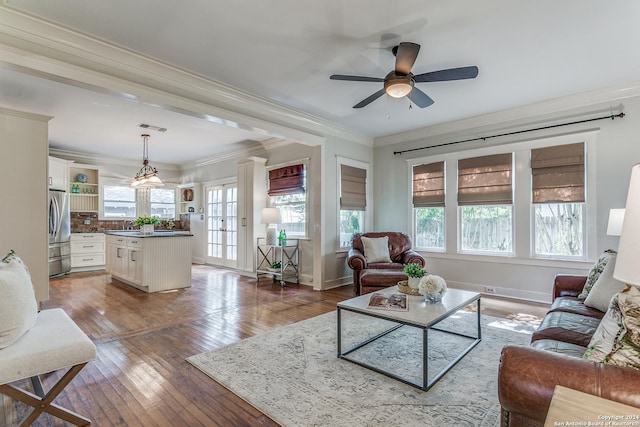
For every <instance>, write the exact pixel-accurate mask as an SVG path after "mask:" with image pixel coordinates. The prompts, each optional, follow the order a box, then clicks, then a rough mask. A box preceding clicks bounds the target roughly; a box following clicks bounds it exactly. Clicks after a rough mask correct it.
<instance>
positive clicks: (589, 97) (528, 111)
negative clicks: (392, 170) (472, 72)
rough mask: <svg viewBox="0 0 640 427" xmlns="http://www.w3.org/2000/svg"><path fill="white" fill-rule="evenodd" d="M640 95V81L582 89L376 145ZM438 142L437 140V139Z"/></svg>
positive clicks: (522, 121) (509, 123)
mask: <svg viewBox="0 0 640 427" xmlns="http://www.w3.org/2000/svg"><path fill="white" fill-rule="evenodd" d="M637 96H640V81H634V82H630V83H627V84H623V85H617V86H610V87H607V88H603V89H598V90H593V91H587V92H581V93H577V94H573V95H568V96H564V97H560V98H555V99H551V100H547V101H542V102H538V103H535V104H528V105H523V106H519V107H514V108H509V109H506V110H500V111H495V112H492V113H488V114H482V115H478V116H473V117H469V118H466V119H461V120H456V121H452V122H447V123H442V124H437V125H432V126H427V127H424V128H420V129H413V130H411V131H407V132H401V133H397V134H393V135H388V136H384V137H379V138H376V139H375V140H374V147H382V146H388V145H393V144H400V143H404V142H410V141H420V140H422V141H424V140H425V139H427V138H428V139H430V140H431V139H434V138H435V139H437V138H438V137H441V138H442V137H446V136H448V135H455V134H461V133H466V134H471V133H478V132H482V131H486V130H489V129H496V128H497V127H500V126H503V127H505V128H507V127H508V126H511V127H513V126H518V125H522V124H526V123H528V122H530V121H531V120H532V119H539V118H541V117H545V116H547V117H550V118H551V119H547V121H552V120H557V119H558V117H557V115H558V114H569V113H570V112H571V111H572V110H573V111H575V110H577V109H580V110H585V109H588V108H589V107H594V106H599V104H606V103H614V102H619V101H621V100H624V99H628V98H634V97H637ZM621 108H622V107H621V106H620V105H616V106H611V107H610V109H611V110H621ZM435 139H434V141H435ZM434 143H435V142H434Z"/></svg>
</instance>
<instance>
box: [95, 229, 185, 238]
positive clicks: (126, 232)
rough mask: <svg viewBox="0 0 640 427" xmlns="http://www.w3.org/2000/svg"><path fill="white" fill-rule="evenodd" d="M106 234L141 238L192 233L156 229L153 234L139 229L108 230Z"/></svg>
mask: <svg viewBox="0 0 640 427" xmlns="http://www.w3.org/2000/svg"><path fill="white" fill-rule="evenodd" d="M104 234H110V235H112V236H123V237H139V238H142V239H144V238H147V237H191V236H193V234H191V233H190V232H188V231H178V232H176V231H165V230H161V231H154V232H153V234H142V233H141V232H140V231H138V230H107V231H105V232H104Z"/></svg>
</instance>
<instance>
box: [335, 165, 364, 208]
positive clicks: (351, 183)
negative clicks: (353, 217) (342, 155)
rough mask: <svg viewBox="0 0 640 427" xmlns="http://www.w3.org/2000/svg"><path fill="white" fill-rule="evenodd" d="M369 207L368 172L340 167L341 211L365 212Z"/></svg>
mask: <svg viewBox="0 0 640 427" xmlns="http://www.w3.org/2000/svg"><path fill="white" fill-rule="evenodd" d="M366 207H367V170H366V169H360V168H354V167H352V166H347V165H340V209H345V210H354V211H363V210H365V208H366Z"/></svg>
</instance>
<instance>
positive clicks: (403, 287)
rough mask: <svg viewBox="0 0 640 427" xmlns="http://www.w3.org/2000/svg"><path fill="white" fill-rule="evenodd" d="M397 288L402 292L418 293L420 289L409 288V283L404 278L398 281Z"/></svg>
mask: <svg viewBox="0 0 640 427" xmlns="http://www.w3.org/2000/svg"><path fill="white" fill-rule="evenodd" d="M398 290H399V291H400V292H402V293H403V294H408V295H420V291H419V290H418V289H414V288H410V287H409V283H408V282H407V281H406V280H401V281H399V282H398Z"/></svg>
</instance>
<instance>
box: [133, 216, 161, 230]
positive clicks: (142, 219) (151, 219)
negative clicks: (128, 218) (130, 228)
mask: <svg viewBox="0 0 640 427" xmlns="http://www.w3.org/2000/svg"><path fill="white" fill-rule="evenodd" d="M133 223H134V224H135V225H137V226H138V227H142V226H143V225H145V224H153V225H159V224H160V219H158V217H155V216H147V215H143V216H139V217H138V218H136V219H135V220H134V221H133Z"/></svg>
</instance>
